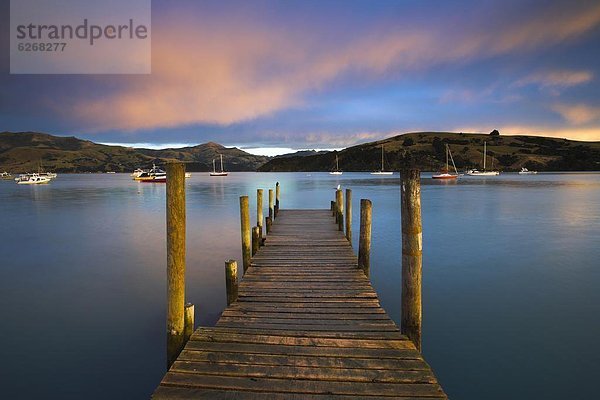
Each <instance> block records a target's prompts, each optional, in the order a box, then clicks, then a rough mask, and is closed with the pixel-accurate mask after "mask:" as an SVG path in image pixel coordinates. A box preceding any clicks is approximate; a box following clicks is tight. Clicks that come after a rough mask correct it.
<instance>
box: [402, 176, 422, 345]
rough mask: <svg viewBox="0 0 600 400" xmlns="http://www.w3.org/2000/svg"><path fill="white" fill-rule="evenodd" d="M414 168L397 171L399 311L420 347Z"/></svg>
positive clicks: (419, 245) (417, 178) (418, 206)
mask: <svg viewBox="0 0 600 400" xmlns="http://www.w3.org/2000/svg"><path fill="white" fill-rule="evenodd" d="M420 175H421V174H420V172H419V170H417V169H410V170H403V171H402V172H401V173H400V188H401V189H400V202H401V217H402V310H401V312H402V315H401V322H400V326H401V330H402V333H403V334H405V335H406V336H408V338H409V339H410V340H412V342H413V343H414V345H415V347H416V348H417V350H419V351H421V319H422V308H421V275H422V267H423V260H422V256H423V227H422V223H421V176H420Z"/></svg>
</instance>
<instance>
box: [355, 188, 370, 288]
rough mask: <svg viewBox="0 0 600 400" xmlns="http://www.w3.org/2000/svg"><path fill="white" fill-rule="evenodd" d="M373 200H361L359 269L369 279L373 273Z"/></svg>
mask: <svg viewBox="0 0 600 400" xmlns="http://www.w3.org/2000/svg"><path fill="white" fill-rule="evenodd" d="M371 208H372V203H371V200H367V199H361V200H360V238H359V241H358V267H359V268H360V269H362V270H363V272H364V273H365V275H366V276H367V277H368V276H369V274H370V273H371Z"/></svg>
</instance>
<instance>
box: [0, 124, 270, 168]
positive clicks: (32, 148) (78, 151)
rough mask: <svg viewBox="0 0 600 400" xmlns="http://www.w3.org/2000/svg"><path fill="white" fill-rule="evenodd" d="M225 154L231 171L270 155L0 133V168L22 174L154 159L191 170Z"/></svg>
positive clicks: (216, 146)
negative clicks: (39, 169) (131, 146)
mask: <svg viewBox="0 0 600 400" xmlns="http://www.w3.org/2000/svg"><path fill="white" fill-rule="evenodd" d="M219 154H223V158H224V160H225V169H227V170H228V171H256V169H257V168H258V167H259V166H261V165H263V164H264V163H265V162H266V161H268V159H269V157H264V156H256V155H253V154H249V153H246V152H245V151H242V150H240V149H237V148H235V147H232V148H226V147H224V146H222V145H220V144H217V143H213V142H210V143H205V144H201V145H198V146H194V147H185V148H180V149H164V150H151V149H134V148H130V147H122V146H107V145H102V144H97V143H94V142H91V141H88V140H81V139H77V138H75V137H60V136H53V135H49V134H46V133H38V132H1V133H0V171H4V170H6V171H10V172H13V173H23V172H31V171H37V170H38V168H39V167H40V164H41V166H42V167H43V168H44V169H46V170H52V171H56V172H105V171H115V172H130V171H132V170H134V169H135V168H139V167H147V166H150V165H152V163H153V162H155V163H157V164H164V163H165V162H167V161H169V160H174V159H176V160H181V161H184V162H186V169H187V170H188V171H192V172H195V171H196V172H197V171H208V170H210V169H212V160H213V159H216V158H218V157H219Z"/></svg>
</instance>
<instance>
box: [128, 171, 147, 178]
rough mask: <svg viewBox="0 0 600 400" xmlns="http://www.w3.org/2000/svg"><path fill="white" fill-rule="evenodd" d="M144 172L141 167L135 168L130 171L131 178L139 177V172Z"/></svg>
mask: <svg viewBox="0 0 600 400" xmlns="http://www.w3.org/2000/svg"><path fill="white" fill-rule="evenodd" d="M144 172H146V170H144V169H141V168H136V169H135V170H134V171H133V172H132V173H131V175H130V176H131V177H132V178H133V179H136V178H139V177H140V175H141V174H143V173H144Z"/></svg>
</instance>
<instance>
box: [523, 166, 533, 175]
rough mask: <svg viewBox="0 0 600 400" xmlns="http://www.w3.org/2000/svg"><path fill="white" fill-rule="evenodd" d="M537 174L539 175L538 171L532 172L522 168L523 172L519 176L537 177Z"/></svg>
mask: <svg viewBox="0 0 600 400" xmlns="http://www.w3.org/2000/svg"><path fill="white" fill-rule="evenodd" d="M535 174H537V171H530V170H528V169H527V168H525V167H523V168H521V170H520V171H519V175H535Z"/></svg>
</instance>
